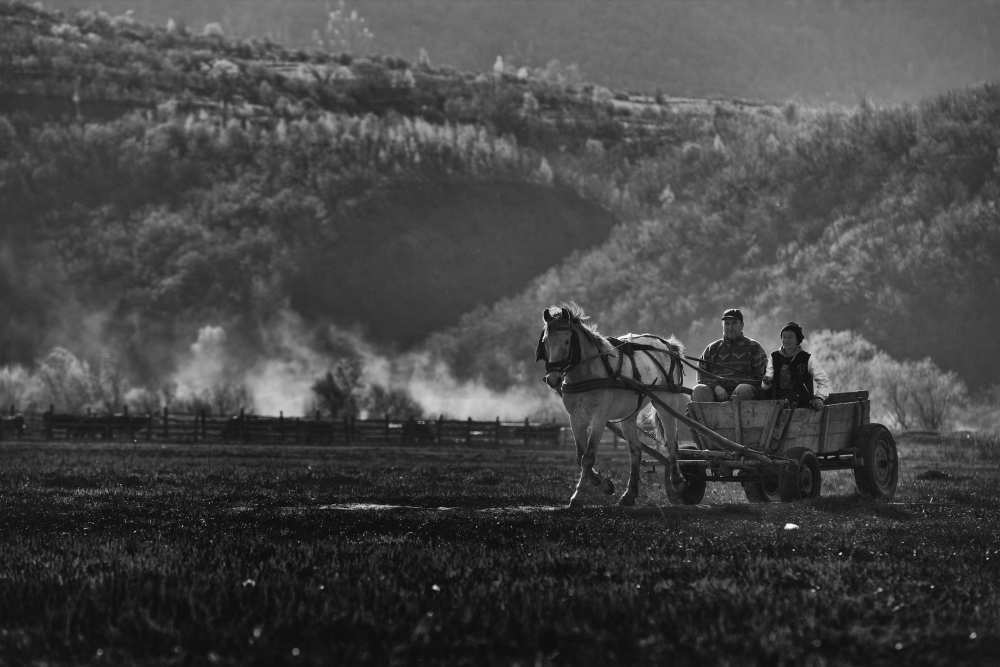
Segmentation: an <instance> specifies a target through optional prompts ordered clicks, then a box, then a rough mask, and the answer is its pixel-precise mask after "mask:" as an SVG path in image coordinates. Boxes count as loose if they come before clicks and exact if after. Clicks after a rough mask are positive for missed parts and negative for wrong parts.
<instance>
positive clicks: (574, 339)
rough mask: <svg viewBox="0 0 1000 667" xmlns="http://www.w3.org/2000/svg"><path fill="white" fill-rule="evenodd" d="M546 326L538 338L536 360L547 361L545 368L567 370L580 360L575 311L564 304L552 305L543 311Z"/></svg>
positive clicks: (548, 369)
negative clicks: (563, 305)
mask: <svg viewBox="0 0 1000 667" xmlns="http://www.w3.org/2000/svg"><path fill="white" fill-rule="evenodd" d="M542 319H543V322H544V326H543V327H542V334H541V336H539V338H538V349H537V351H536V355H535V361H545V370H547V371H553V370H558V371H561V370H565V369H567V368H569V367H570V366H572V365H573V364H575V363H577V362H579V361H580V341H579V337H578V335H577V333H576V330H575V327H574V326H573V325H574V322H575V321H576V318H575V316H574V315H573V313H572V312H571V311H570V310H569V309H568V308H565V307H562V306H551V307H549V308H546V309H545V311H544V312H543V313H542Z"/></svg>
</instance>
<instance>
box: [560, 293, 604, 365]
mask: <svg viewBox="0 0 1000 667" xmlns="http://www.w3.org/2000/svg"><path fill="white" fill-rule="evenodd" d="M558 308H561V309H562V310H563V311H564V312H567V313H569V319H570V322H572V323H573V324H578V325H579V326H580V328H581V329H583V330H584V332H585V333H586V334H587V335H588V336H589V337H590V339H591V340H592V341H593V342H594V344H595V345H597V347H598V349H599V351H600V352H614V351H615V348H614V345H612V344H611V341H609V340H608V339H607V337H606V336H604V335H603V334H601V332H599V331H598V330H597V325H595V324H591V323H590V322H589V320H590V315H588V314H587V313H585V312H584V310H583V308H581V307H580V305H579V304H578V303H576V302H575V301H566V302H563V303H560V304H559V306H558Z"/></svg>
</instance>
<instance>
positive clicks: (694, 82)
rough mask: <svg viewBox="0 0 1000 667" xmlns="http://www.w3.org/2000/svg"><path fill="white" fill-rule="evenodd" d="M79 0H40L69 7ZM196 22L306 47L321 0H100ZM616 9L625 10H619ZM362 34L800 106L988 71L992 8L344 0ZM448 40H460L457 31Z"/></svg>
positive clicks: (892, 99)
mask: <svg viewBox="0 0 1000 667" xmlns="http://www.w3.org/2000/svg"><path fill="white" fill-rule="evenodd" d="M84 4H85V3H83V2H82V0H53V1H50V2H47V3H46V6H50V7H56V8H59V9H70V8H78V7H81V6H83V5H84ZM100 6H101V7H102V8H104V9H105V10H107V11H109V12H111V13H112V14H121V13H124V12H125V11H126V10H134V12H135V16H136V18H138V19H140V20H143V21H149V22H152V23H154V24H156V25H165V24H166V22H167V21H168V20H169V19H171V18H172V19H174V20H176V21H181V22H186V23H187V25H189V26H190V27H191V28H192V29H193V30H196V31H199V30H201V28H202V26H204V25H205V24H206V23H209V22H219V23H220V24H221V26H222V28H223V29H224V30H225V32H226V34H229V35H234V36H239V37H247V36H256V35H271V36H272V37H273V38H274V39H276V40H277V41H280V42H282V43H285V44H289V45H293V46H296V47H306V46H312V45H313V44H314V42H313V39H314V38H313V33H314V31H315V30H316V29H317V28H322V26H323V24H324V23H325V21H326V15H327V11H328V10H329V8H331V7H333V8H336V7H337V6H338V5H337V3H336V2H328V1H327V0H284V1H283V2H281V3H280V5H279V4H275V3H273V2H262V1H261V0H239V1H236V2H234V1H233V0H203V1H202V2H197V3H192V2H187V1H181V0H157V1H156V2H154V1H153V0H103V1H102V2H101V3H100ZM626 7H627V9H626ZM346 9H347V10H348V11H350V10H351V9H355V10H357V11H359V12H360V13H361V15H362V16H363V18H365V19H366V20H367V26H368V27H369V28H370V32H371V33H372V35H373V37H372V39H371V40H368V41H365V42H363V43H359V42H357V41H355V43H354V44H352V45H351V46H352V47H354V48H357V47H359V46H363V47H365V48H367V49H369V50H370V52H374V53H381V54H385V55H395V56H400V57H403V58H406V59H408V60H415V59H416V58H417V54H418V52H419V51H420V50H421V49H424V50H425V51H426V52H427V53H428V54H429V55H430V58H431V59H432V61H433V62H434V63H437V64H441V65H447V66H450V67H455V68H457V69H460V70H466V71H483V70H486V69H487V68H489V67H490V66H491V65H492V63H493V61H494V59H495V58H496V57H497V55H503V56H504V57H505V58H506V59H507V61H508V62H510V63H511V64H515V65H517V66H520V65H528V66H533V67H543V66H545V65H546V64H547V63H549V62H550V61H559V62H560V63H562V65H563V66H568V65H575V66H576V68H577V70H578V72H579V73H580V74H581V75H582V77H583V78H584V79H585V80H587V81H592V82H595V83H599V84H602V85H605V86H608V87H612V88H618V89H626V90H636V91H650V92H654V91H663V92H664V93H665V94H667V95H672V96H688V97H713V98H734V97H742V98H749V99H763V100H768V101H775V102H782V101H784V100H788V99H795V100H799V101H800V102H806V103H810V104H829V103H831V102H835V103H841V104H849V105H854V104H856V103H857V101H858V100H859V99H860V98H861V97H868V98H869V99H872V100H874V101H876V102H878V103H883V104H884V103H901V102H916V101H918V100H920V99H921V98H923V97H927V96H930V95H935V94H938V93H940V92H943V91H944V90H947V89H950V88H955V87H964V86H967V85H969V84H978V83H980V82H982V81H984V80H989V79H991V78H992V77H994V76H995V74H996V71H997V67H998V65H1000V47H998V43H1000V42H998V40H996V39H995V35H996V33H997V30H998V29H1000V6H998V5H997V4H996V3H995V2H991V1H990V0H964V1H963V2H961V3H954V2H951V1H950V0H881V1H880V2H869V1H867V0H837V1H836V2H834V1H826V0H822V1H818V0H749V1H741V2H732V1H729V0H700V1H699V2H689V1H687V0H629V2H627V3H621V2H606V1H604V0H545V2H525V1H523V0H515V1H505V2H496V1H494V0H409V1H408V2H405V3H400V2H398V1H396V0H365V1H364V2H348V3H347V5H346ZM456 36H461V38H457V37H456Z"/></svg>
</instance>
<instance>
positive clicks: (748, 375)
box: [691, 308, 767, 402]
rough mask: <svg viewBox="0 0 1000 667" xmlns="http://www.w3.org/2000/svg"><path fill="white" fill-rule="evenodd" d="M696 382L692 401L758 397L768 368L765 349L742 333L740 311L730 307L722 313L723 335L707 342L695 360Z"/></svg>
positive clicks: (692, 392) (741, 314)
mask: <svg viewBox="0 0 1000 667" xmlns="http://www.w3.org/2000/svg"><path fill="white" fill-rule="evenodd" d="M698 366H699V370H698V384H696V385H695V386H694V388H693V389H692V390H691V400H692V401H701V402H709V401H727V400H729V399H730V398H735V399H738V400H750V399H753V398H757V395H758V393H759V391H760V383H761V380H762V379H763V378H764V373H765V371H766V370H767V352H765V351H764V348H763V347H761V344H760V343H758V342H757V341H755V340H754V339H752V338H747V337H746V336H744V335H743V313H742V312H741V311H740V310H739V309H737V308H730V309H729V310H727V311H726V312H725V313H723V314H722V338H720V339H719V340H717V341H715V342H714V343H710V344H709V346H708V347H706V348H705V352H704V353H702V355H701V362H700V363H699V364H698Z"/></svg>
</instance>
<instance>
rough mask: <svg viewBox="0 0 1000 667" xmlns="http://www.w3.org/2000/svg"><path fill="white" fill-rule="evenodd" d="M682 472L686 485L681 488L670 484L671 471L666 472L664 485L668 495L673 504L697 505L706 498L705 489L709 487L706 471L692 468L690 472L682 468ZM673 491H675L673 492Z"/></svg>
mask: <svg viewBox="0 0 1000 667" xmlns="http://www.w3.org/2000/svg"><path fill="white" fill-rule="evenodd" d="M681 472H682V474H683V475H684V483H683V484H681V485H679V486H672V485H671V484H670V471H669V470H666V471H664V473H663V483H664V484H665V486H666V489H667V492H668V493H667V495H668V497H669V498H670V501H671V502H674V503H677V502H680V503H683V504H684V505H697V504H698V503H700V502H701V501H702V499H703V498H704V497H705V489H706V487H707V486H708V478H707V477H706V476H705V471H704V470H702V469H701V468H697V469H694V468H690V469H688V470H684V469H683V468H681ZM671 489H673V491H672V492H671Z"/></svg>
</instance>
